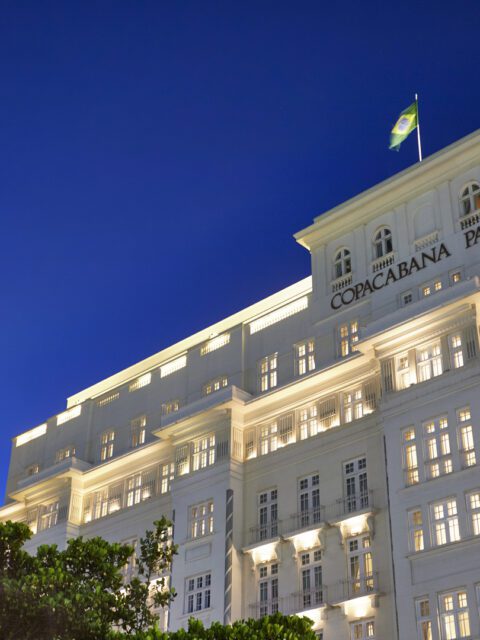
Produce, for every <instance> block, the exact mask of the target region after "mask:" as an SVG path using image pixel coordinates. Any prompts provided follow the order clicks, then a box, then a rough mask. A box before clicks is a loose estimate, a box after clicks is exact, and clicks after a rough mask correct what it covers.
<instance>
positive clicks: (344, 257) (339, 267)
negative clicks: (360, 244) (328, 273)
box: [333, 249, 352, 279]
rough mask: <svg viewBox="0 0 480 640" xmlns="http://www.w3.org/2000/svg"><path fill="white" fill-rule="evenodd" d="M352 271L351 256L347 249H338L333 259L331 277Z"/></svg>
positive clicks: (337, 276) (338, 276)
mask: <svg viewBox="0 0 480 640" xmlns="http://www.w3.org/2000/svg"><path fill="white" fill-rule="evenodd" d="M351 272H352V258H351V256H350V251H349V250H348V249H340V250H339V251H337V253H336V254H335V260H334V261H333V277H334V278H335V279H336V278H341V277H342V276H345V275H347V273H351Z"/></svg>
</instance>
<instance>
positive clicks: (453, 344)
mask: <svg viewBox="0 0 480 640" xmlns="http://www.w3.org/2000/svg"><path fill="white" fill-rule="evenodd" d="M449 342H450V356H451V358H452V365H453V368H454V369H458V368H460V367H463V364H464V363H463V347H462V336H461V334H460V333H455V334H454V335H453V336H449Z"/></svg>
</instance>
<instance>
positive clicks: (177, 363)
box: [160, 356, 187, 378]
mask: <svg viewBox="0 0 480 640" xmlns="http://www.w3.org/2000/svg"><path fill="white" fill-rule="evenodd" d="M186 366H187V356H180V357H179V358H175V360H170V362H167V363H166V364H162V366H161V367H160V377H161V378H165V377H166V376H170V375H171V374H172V373H175V372H176V371H180V369H183V368H184V367H186Z"/></svg>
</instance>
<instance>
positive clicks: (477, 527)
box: [466, 490, 480, 536]
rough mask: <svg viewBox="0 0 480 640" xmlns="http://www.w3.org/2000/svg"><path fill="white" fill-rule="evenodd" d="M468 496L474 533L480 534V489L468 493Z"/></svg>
mask: <svg viewBox="0 0 480 640" xmlns="http://www.w3.org/2000/svg"><path fill="white" fill-rule="evenodd" d="M466 498H467V513H468V514H469V519H470V525H471V527H472V533H473V535H474V536H480V490H478V491H472V492H471V493H468V494H467V496H466Z"/></svg>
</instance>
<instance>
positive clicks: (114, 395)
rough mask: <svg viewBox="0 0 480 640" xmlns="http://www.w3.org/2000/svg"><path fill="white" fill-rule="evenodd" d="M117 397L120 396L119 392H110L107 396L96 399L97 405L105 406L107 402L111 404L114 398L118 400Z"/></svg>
mask: <svg viewBox="0 0 480 640" xmlns="http://www.w3.org/2000/svg"><path fill="white" fill-rule="evenodd" d="M119 397H120V393H119V392H118V391H115V392H114V393H111V394H109V395H108V396H103V398H100V399H99V400H97V407H106V406H107V404H111V403H112V402H115V400H118V399H119Z"/></svg>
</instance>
